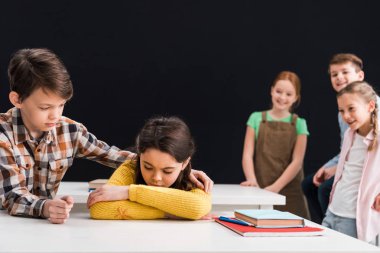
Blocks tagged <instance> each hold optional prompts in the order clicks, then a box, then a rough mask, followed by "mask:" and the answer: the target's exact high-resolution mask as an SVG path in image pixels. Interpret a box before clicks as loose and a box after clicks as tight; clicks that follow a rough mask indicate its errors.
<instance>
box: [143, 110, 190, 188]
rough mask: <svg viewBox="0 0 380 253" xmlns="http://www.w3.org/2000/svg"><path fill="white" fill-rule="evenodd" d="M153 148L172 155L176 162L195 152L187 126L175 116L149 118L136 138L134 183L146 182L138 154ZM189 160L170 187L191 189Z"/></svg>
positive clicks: (182, 160)
mask: <svg viewBox="0 0 380 253" xmlns="http://www.w3.org/2000/svg"><path fill="white" fill-rule="evenodd" d="M149 148H153V149H157V150H160V151H161V152H165V153H167V154H169V155H171V156H173V157H174V158H175V159H176V161H177V162H185V161H186V160H187V159H188V158H191V157H192V155H193V154H194V152H195V145H194V141H193V138H192V136H191V133H190V129H189V127H188V126H187V125H186V123H185V122H183V121H182V120H181V119H180V118H177V117H155V118H151V119H149V120H148V121H147V122H146V123H145V125H144V127H143V128H142V129H141V130H140V133H139V134H138V136H137V138H136V152H137V162H136V183H137V184H146V182H144V179H143V177H142V175H141V169H140V155H141V154H142V153H144V152H145V151H146V150H147V149H149ZM190 172H191V161H190V162H189V164H188V165H187V166H186V168H185V169H184V170H182V171H181V173H180V174H179V176H178V178H177V180H176V181H175V182H174V184H173V185H172V186H171V188H175V189H180V190H186V191H188V190H191V189H193V188H194V187H195V186H194V184H193V183H192V182H191V181H190V178H189V176H190Z"/></svg>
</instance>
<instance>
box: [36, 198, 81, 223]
mask: <svg viewBox="0 0 380 253" xmlns="http://www.w3.org/2000/svg"><path fill="white" fill-rule="evenodd" d="M73 206H74V199H73V197H71V196H64V197H62V198H60V199H59V198H56V199H48V200H46V201H45V204H44V206H43V209H42V213H43V216H44V217H46V218H48V220H49V221H50V222H51V223H54V224H62V223H65V222H66V220H67V219H68V218H69V216H70V211H71V208H73Z"/></svg>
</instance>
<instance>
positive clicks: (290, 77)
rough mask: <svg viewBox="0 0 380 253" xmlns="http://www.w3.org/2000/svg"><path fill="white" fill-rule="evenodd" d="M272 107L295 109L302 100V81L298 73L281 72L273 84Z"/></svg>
mask: <svg viewBox="0 0 380 253" xmlns="http://www.w3.org/2000/svg"><path fill="white" fill-rule="evenodd" d="M271 96H272V108H273V109H277V110H287V111H289V112H291V111H293V109H294V108H296V107H297V106H298V105H299V103H300V102H301V81H300V79H299V77H298V76H297V74H296V73H294V72H290V71H282V72H280V73H279V74H278V75H277V76H276V78H275V79H274V81H273V83H272V86H271Z"/></svg>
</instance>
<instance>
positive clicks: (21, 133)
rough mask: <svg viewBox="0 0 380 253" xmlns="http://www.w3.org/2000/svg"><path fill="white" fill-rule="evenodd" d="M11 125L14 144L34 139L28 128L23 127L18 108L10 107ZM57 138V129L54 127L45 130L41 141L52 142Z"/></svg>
mask: <svg viewBox="0 0 380 253" xmlns="http://www.w3.org/2000/svg"><path fill="white" fill-rule="evenodd" d="M11 110H12V111H11V113H12V127H13V138H14V141H15V143H16V144H20V143H23V142H25V141H32V142H33V141H35V139H33V138H32V137H31V135H30V134H29V131H28V129H27V128H26V127H25V125H24V122H23V120H22V117H21V111H20V109H18V108H12V109H11ZM56 140H57V131H56V128H53V129H52V130H50V131H48V132H45V133H44V135H43V137H42V139H41V141H44V142H45V143H50V142H53V144H54V143H55V142H56Z"/></svg>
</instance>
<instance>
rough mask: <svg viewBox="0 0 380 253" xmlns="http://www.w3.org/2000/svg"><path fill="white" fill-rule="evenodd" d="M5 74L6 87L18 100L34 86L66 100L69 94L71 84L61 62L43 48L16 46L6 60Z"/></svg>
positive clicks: (31, 91)
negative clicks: (6, 76) (16, 49)
mask: <svg viewBox="0 0 380 253" xmlns="http://www.w3.org/2000/svg"><path fill="white" fill-rule="evenodd" d="M8 78H9V83H10V89H11V91H14V92H16V93H17V94H18V95H19V98H20V102H22V101H23V100H25V99H26V98H27V97H29V96H30V95H31V94H32V93H33V91H35V90H37V89H38V88H42V89H43V90H45V91H51V92H54V93H56V94H57V95H58V96H60V97H61V98H63V99H66V100H69V99H70V98H71V97H72V96H73V85H72V83H71V80H70V75H69V73H68V72H67V70H66V67H65V65H64V64H63V62H62V61H61V60H60V59H59V58H58V56H57V55H55V54H54V53H53V52H52V51H50V50H48V49H45V48H33V49H21V50H18V51H17V52H16V53H15V54H14V55H13V57H12V59H11V60H10V62H9V66H8Z"/></svg>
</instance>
